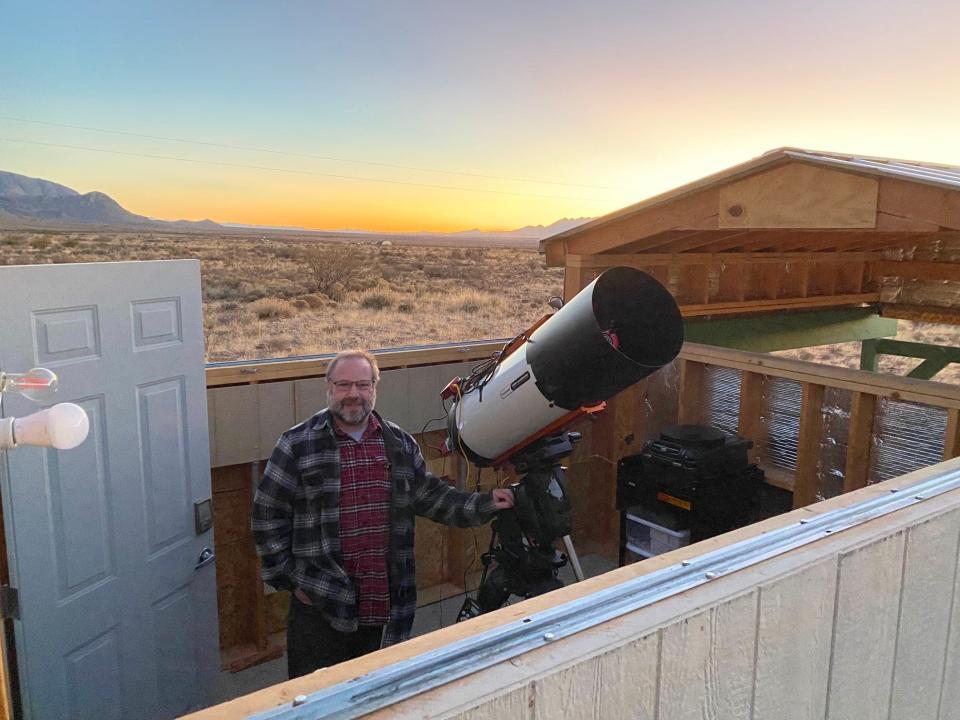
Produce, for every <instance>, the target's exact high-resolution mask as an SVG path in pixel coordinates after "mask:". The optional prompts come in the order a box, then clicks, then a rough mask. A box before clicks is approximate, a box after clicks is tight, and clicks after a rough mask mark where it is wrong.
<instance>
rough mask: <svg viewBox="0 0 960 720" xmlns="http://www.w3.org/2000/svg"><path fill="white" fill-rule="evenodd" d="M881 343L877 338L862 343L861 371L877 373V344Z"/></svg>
mask: <svg viewBox="0 0 960 720" xmlns="http://www.w3.org/2000/svg"><path fill="white" fill-rule="evenodd" d="M878 342H880V341H879V340H878V339H877V338H873V339H871V340H864V341H863V342H862V343H860V369H861V370H869V371H870V372H876V371H877V368H878V364H877V361H878V359H879V355H878V354H877V343H878Z"/></svg>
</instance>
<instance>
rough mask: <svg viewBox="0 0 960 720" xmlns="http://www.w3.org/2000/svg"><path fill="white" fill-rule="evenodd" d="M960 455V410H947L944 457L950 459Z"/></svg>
mask: <svg viewBox="0 0 960 720" xmlns="http://www.w3.org/2000/svg"><path fill="white" fill-rule="evenodd" d="M957 456H960V410H958V409H957V408H951V409H950V410H948V411H947V432H946V433H945V437H944V441H943V459H944V460H950V459H951V458H955V457H957Z"/></svg>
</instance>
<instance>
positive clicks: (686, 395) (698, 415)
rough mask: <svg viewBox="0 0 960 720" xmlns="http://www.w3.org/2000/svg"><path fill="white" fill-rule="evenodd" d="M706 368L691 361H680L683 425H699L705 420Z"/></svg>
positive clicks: (680, 412) (680, 416)
mask: <svg viewBox="0 0 960 720" xmlns="http://www.w3.org/2000/svg"><path fill="white" fill-rule="evenodd" d="M705 370H706V368H705V366H704V365H703V364H702V363H698V362H692V361H690V360H681V361H680V409H679V416H678V418H677V419H678V421H679V422H680V423H681V424H686V425H697V424H699V423H700V422H702V420H703V414H704V413H703V380H704V376H705Z"/></svg>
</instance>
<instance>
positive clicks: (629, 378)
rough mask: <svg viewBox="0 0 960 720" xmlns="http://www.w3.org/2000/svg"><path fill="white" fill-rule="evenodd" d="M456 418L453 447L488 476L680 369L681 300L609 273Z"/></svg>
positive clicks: (499, 368)
mask: <svg viewBox="0 0 960 720" xmlns="http://www.w3.org/2000/svg"><path fill="white" fill-rule="evenodd" d="M524 337H525V340H524V342H523V343H522V344H521V345H520V346H519V347H517V348H516V350H514V351H513V352H512V353H510V354H509V355H507V356H506V357H505V358H503V359H502V361H501V362H500V363H499V364H498V365H496V366H495V367H494V369H493V370H492V372H491V373H490V375H489V377H486V376H485V377H482V378H480V379H477V378H470V379H468V382H466V383H463V384H462V386H465V387H466V388H467V389H466V390H465V391H464V392H463V393H462V395H459V396H458V397H457V399H456V402H455V404H454V406H453V408H451V412H450V417H449V421H448V424H447V432H448V435H449V437H448V441H447V442H448V447H449V448H450V449H451V450H455V451H457V452H460V453H461V454H463V455H464V456H465V457H466V458H467V459H469V460H470V461H471V462H474V463H476V464H477V465H479V466H481V467H483V466H485V465H491V464H495V463H498V462H502V461H503V460H505V459H508V457H507V456H513V455H515V454H516V453H517V452H518V451H520V450H522V449H523V448H524V447H526V445H529V444H531V443H532V442H534V441H535V440H536V439H538V438H539V437H541V435H542V434H543V433H545V432H552V430H551V426H552V425H553V424H554V423H556V422H557V421H559V420H561V418H563V417H564V416H566V415H568V414H571V413H575V412H577V411H579V410H581V409H582V408H589V407H592V406H596V405H598V404H599V403H601V402H604V401H606V400H609V399H610V398H611V397H613V396H614V395H616V394H617V393H618V392H620V391H621V390H623V389H625V388H627V387H629V386H630V385H632V384H633V383H635V382H637V381H638V380H640V379H641V378H644V377H646V376H647V375H649V374H651V373H653V372H655V371H656V370H658V369H659V368H661V367H662V366H663V365H665V364H667V363H668V362H670V361H671V360H673V359H674V358H675V357H676V356H677V353H679V352H680V347H681V345H683V319H682V317H681V316H680V309H679V307H678V306H677V303H676V300H674V298H673V296H672V295H671V294H670V293H669V291H668V290H667V289H666V288H665V287H663V285H661V284H660V283H659V282H657V281H656V279H654V278H653V277H651V276H650V275H647V274H646V273H643V272H640V271H639V270H635V269H633V268H628V267H615V268H610V269H609V270H606V271H605V272H604V273H603V274H601V275H600V276H599V277H598V278H597V279H596V280H594V281H593V282H592V283H590V284H589V285H588V286H587V287H585V288H584V289H583V290H581V291H580V292H579V293H577V294H576V295H575V296H574V297H573V298H572V299H571V300H570V302H568V303H567V304H566V305H564V306H563V307H562V308H560V310H559V311H557V313H556V314H555V315H552V316H551V317H550V318H549V319H548V320H546V322H544V323H543V324H541V325H539V326H537V327H536V328H535V329H533V330H532V331H530V332H529V335H528V336H527V335H525V336H524Z"/></svg>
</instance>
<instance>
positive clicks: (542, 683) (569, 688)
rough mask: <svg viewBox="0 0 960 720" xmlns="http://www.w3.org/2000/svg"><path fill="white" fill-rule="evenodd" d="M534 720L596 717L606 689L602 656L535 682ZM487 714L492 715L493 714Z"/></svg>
mask: <svg viewBox="0 0 960 720" xmlns="http://www.w3.org/2000/svg"><path fill="white" fill-rule="evenodd" d="M531 690H532V698H531V699H532V701H533V702H532V703H531V707H530V709H531V710H532V711H533V712H532V713H531V715H530V718H531V719H532V720H553V719H554V718H561V717H562V718H569V719H570V720H593V718H596V717H602V716H600V715H598V714H597V711H598V709H599V705H600V696H601V695H603V694H604V688H603V686H602V685H601V684H600V659H599V658H597V657H591V658H587V659H586V660H582V661H580V662H577V663H575V664H573V665H571V666H569V667H566V668H563V669H562V670H559V671H558V672H555V673H551V674H550V675H548V676H547V677H545V678H542V679H541V680H539V681H537V682H535V683H532V688H531ZM487 717H490V716H489V715H488V716H487Z"/></svg>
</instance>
